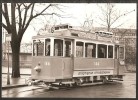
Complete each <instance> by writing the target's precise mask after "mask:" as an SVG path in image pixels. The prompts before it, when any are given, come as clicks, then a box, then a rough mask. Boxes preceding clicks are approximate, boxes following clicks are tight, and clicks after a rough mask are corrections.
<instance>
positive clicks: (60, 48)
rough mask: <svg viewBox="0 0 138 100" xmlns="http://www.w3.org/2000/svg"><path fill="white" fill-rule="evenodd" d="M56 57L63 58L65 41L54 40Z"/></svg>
mask: <svg viewBox="0 0 138 100" xmlns="http://www.w3.org/2000/svg"><path fill="white" fill-rule="evenodd" d="M54 56H63V40H60V39H55V40H54Z"/></svg>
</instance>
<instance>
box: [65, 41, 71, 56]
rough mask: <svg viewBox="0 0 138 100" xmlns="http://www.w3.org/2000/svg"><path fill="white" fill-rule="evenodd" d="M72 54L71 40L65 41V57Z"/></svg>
mask: <svg viewBox="0 0 138 100" xmlns="http://www.w3.org/2000/svg"><path fill="white" fill-rule="evenodd" d="M70 55H71V41H65V57H70Z"/></svg>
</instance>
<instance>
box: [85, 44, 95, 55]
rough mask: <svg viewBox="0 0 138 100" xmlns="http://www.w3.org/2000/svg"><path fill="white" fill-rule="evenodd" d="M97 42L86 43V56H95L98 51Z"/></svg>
mask: <svg viewBox="0 0 138 100" xmlns="http://www.w3.org/2000/svg"><path fill="white" fill-rule="evenodd" d="M95 50H96V44H93V43H86V44H85V57H95V56H96V55H95V54H96V53H95Z"/></svg>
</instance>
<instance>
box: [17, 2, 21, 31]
mask: <svg viewBox="0 0 138 100" xmlns="http://www.w3.org/2000/svg"><path fill="white" fill-rule="evenodd" d="M17 6H18V7H17V9H18V13H19V30H18V33H19V32H20V31H21V26H22V16H21V9H20V7H21V5H19V4H18V3H17Z"/></svg>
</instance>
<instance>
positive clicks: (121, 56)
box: [118, 46, 126, 75]
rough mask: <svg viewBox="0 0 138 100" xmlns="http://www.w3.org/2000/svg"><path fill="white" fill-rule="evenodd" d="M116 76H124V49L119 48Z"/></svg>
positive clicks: (122, 47)
mask: <svg viewBox="0 0 138 100" xmlns="http://www.w3.org/2000/svg"><path fill="white" fill-rule="evenodd" d="M118 67H119V68H118V74H119V75H122V74H124V72H125V70H126V68H125V47H124V46H119V66H118Z"/></svg>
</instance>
